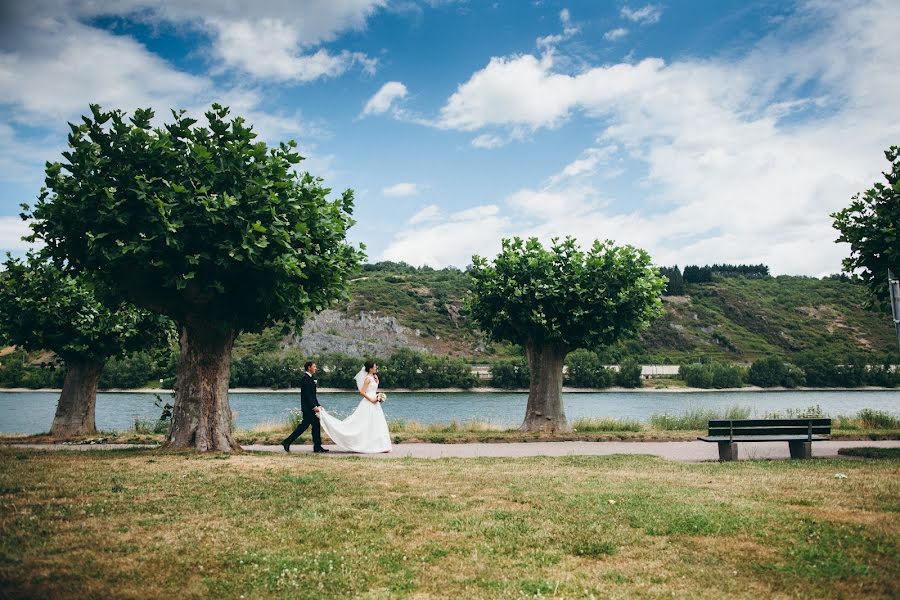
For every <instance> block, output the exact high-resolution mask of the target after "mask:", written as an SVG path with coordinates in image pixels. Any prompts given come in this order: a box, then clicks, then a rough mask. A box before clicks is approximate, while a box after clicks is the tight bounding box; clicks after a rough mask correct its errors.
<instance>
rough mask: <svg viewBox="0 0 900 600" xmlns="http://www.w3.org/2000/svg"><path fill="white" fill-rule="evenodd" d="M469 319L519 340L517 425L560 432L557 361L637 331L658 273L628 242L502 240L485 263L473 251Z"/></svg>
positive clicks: (657, 287) (655, 297)
mask: <svg viewBox="0 0 900 600" xmlns="http://www.w3.org/2000/svg"><path fill="white" fill-rule="evenodd" d="M469 276H470V277H471V279H472V290H471V293H470V295H469V297H468V306H469V310H470V312H471V315H472V318H473V319H474V321H475V322H476V323H478V324H479V326H480V327H481V328H482V329H483V330H484V331H485V332H486V333H488V334H489V335H490V336H491V337H492V338H493V339H495V340H498V341H499V340H506V341H510V342H514V343H516V344H519V345H521V346H522V348H523V349H524V350H525V355H526V357H527V358H528V369H529V373H530V386H529V393H528V405H527V408H526V413H525V421H524V422H523V424H522V429H524V430H526V431H566V430H567V429H568V423H567V422H566V415H565V411H564V409H563V404H562V397H561V392H562V382H563V364H564V361H565V358H566V355H567V354H568V353H569V352H570V351H571V350H574V349H576V348H596V347H600V346H603V345H609V344H612V343H614V342H616V341H617V340H620V339H622V338H624V337H626V336H633V335H636V334H637V333H638V332H639V331H640V330H641V329H643V328H644V327H646V326H647V325H648V324H649V322H650V320H651V319H652V318H653V317H655V316H657V315H658V314H660V312H661V311H662V302H661V300H660V295H661V294H662V291H663V288H664V287H665V279H664V278H662V277H661V276H660V275H659V273H658V271H657V270H656V269H655V268H654V267H652V266H651V264H650V256H649V255H648V254H647V253H646V252H645V251H643V250H640V249H636V248H632V247H631V246H615V245H614V244H613V243H612V242H610V241H606V242H599V241H596V242H594V244H593V246H591V248H590V249H589V250H588V251H587V252H584V251H582V250H581V249H580V248H578V246H577V244H576V243H575V240H574V239H572V238H568V237H567V238H566V239H565V240H564V241H559V240H558V239H554V240H553V243H552V246H551V247H550V249H549V250H548V249H545V248H544V247H543V246H542V245H541V243H540V242H539V241H538V240H537V239H535V238H531V239H529V240H528V241H527V242H523V241H522V240H521V239H519V238H514V239H512V240H508V239H507V240H503V249H502V251H501V253H500V254H499V255H498V256H497V258H496V259H494V261H493V263H490V262H488V261H487V260H486V259H484V258H481V257H480V256H473V257H472V268H471V269H470V270H469Z"/></svg>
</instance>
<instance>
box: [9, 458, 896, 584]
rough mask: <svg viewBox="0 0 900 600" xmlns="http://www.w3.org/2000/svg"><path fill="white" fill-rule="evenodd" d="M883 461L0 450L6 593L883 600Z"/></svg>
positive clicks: (886, 517)
mask: <svg viewBox="0 0 900 600" xmlns="http://www.w3.org/2000/svg"><path fill="white" fill-rule="evenodd" d="M888 456H889V457H888V458H879V459H858V458H857V459H846V460H844V459H842V460H813V461H802V462H801V461H766V462H758V461H741V462H738V463H724V464H718V463H704V464H680V463H672V462H666V461H663V460H660V459H655V458H650V457H638V456H632V457H621V456H613V457H571V458H554V459H551V458H529V459H442V460H412V459H399V460H379V459H371V458H342V459H334V458H332V457H321V456H309V455H306V456H297V455H264V456H263V455H257V454H241V455H235V456H227V455H208V456H199V455H192V454H188V455H185V454H161V453H158V452H154V451H146V450H145V451H120V452H115V451H106V452H90V453H84V452H40V451H23V450H17V449H10V448H2V449H0V502H2V511H0V589H2V595H3V596H4V597H54V598H60V597H93V598H105V597H116V598H172V597H178V598H183V597H217V598H241V597H243V598H260V597H275V598H292V599H302V598H317V599H321V598H353V597H360V598H520V597H532V596H541V597H558V598H590V597H597V598H600V597H603V598H610V597H612V598H632V597H663V596H667V597H671V596H672V595H674V596H676V597H716V598H720V597H722V596H723V595H727V596H732V597H797V596H803V597H824V596H828V597H863V596H865V597H870V598H871V597H875V598H878V597H881V598H892V597H893V598H896V597H897V596H898V594H900V519H898V512H900V458H898V457H897V455H896V454H892V455H888ZM837 474H841V475H845V476H846V477H836V475H837Z"/></svg>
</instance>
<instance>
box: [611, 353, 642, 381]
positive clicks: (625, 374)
mask: <svg viewBox="0 0 900 600" xmlns="http://www.w3.org/2000/svg"><path fill="white" fill-rule="evenodd" d="M641 371H642V369H641V363H639V362H638V361H636V360H635V359H633V358H626V359H625V360H623V361H622V363H621V364H620V365H619V370H618V371H616V375H615V377H614V381H615V384H616V385H617V386H619V387H624V388H639V387H641Z"/></svg>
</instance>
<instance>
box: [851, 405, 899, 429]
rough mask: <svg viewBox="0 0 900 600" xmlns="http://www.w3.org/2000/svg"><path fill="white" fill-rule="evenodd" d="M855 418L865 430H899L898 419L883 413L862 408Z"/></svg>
mask: <svg viewBox="0 0 900 600" xmlns="http://www.w3.org/2000/svg"><path fill="white" fill-rule="evenodd" d="M857 418H858V419H859V420H860V422H861V423H862V426H863V427H865V428H866V429H900V418H898V417H895V416H894V415H892V414H890V413H887V412H884V411H880V410H873V409H871V408H864V409H862V410H861V411H859V414H858V415H857Z"/></svg>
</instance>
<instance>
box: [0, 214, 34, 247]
mask: <svg viewBox="0 0 900 600" xmlns="http://www.w3.org/2000/svg"><path fill="white" fill-rule="evenodd" d="M30 234H31V229H30V228H29V225H28V223H27V222H26V221H23V220H22V219H20V218H19V217H17V216H16V217H0V252H23V251H25V250H28V249H30V248H32V247H34V246H33V245H32V244H29V243H28V242H24V241H22V237H23V236H26V235H30Z"/></svg>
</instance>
